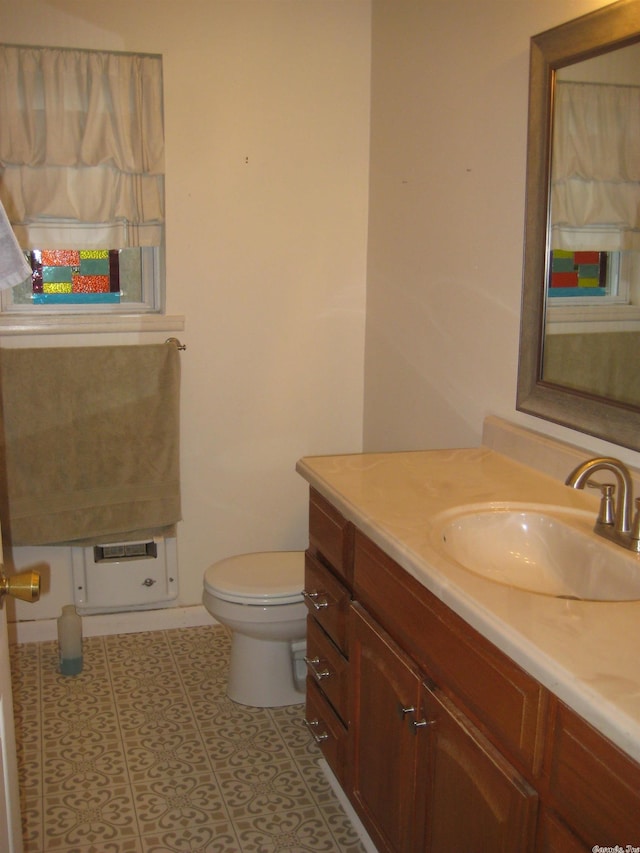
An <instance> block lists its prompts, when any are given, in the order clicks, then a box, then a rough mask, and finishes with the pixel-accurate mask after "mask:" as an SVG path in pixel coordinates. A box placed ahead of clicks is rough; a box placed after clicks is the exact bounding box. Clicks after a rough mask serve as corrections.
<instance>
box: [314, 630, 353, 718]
mask: <svg viewBox="0 0 640 853" xmlns="http://www.w3.org/2000/svg"><path fill="white" fill-rule="evenodd" d="M306 661H307V672H308V674H309V677H310V678H312V679H313V681H315V682H316V684H317V685H318V687H319V688H320V689H321V690H322V692H323V693H324V695H325V696H326V697H327V699H328V700H329V702H330V703H331V704H332V705H333V707H334V709H335V711H336V712H337V714H338V716H339V717H340V719H341V720H342V721H343V722H344V723H346V722H347V697H348V689H349V681H348V675H349V661H347V660H346V658H345V657H344V656H343V655H342V654H341V653H340V651H339V650H338V649H337V647H336V646H334V644H333V643H332V642H331V640H330V639H329V637H328V636H327V635H326V634H325V633H324V631H323V630H322V628H320V626H319V625H318V623H317V622H316V620H315V618H314V617H313V616H311V615H310V616H309V617H308V618H307V656H306Z"/></svg>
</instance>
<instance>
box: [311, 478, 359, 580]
mask: <svg viewBox="0 0 640 853" xmlns="http://www.w3.org/2000/svg"><path fill="white" fill-rule="evenodd" d="M309 550H310V551H311V552H312V553H313V554H315V555H316V556H317V557H318V558H319V559H320V561H321V562H324V563H326V564H327V565H329V566H331V568H332V569H333V570H334V571H335V572H336V573H337V574H338V575H340V577H342V578H344V580H345V581H346V582H347V583H348V585H349V587H351V585H352V578H353V559H352V557H353V527H352V525H351V524H349V522H348V521H347V520H346V519H345V518H344V517H343V516H342V515H341V514H340V513H339V512H338V510H337V509H336V508H335V507H333V506H331V504H330V503H329V502H328V501H326V500H325V499H324V498H323V497H322V495H320V494H319V493H318V492H316V491H315V489H311V490H310V493H309Z"/></svg>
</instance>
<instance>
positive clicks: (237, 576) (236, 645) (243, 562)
mask: <svg viewBox="0 0 640 853" xmlns="http://www.w3.org/2000/svg"><path fill="white" fill-rule="evenodd" d="M303 586H304V551H262V552H257V553H253V554H240V555H238V556H235V557H228V558H227V559H225V560H220V561H219V562H217V563H214V564H213V565H212V566H209V568H208V569H207V570H206V572H205V573H204V591H203V593H202V603H203V604H204V606H205V607H206V609H207V610H208V611H209V613H210V614H211V615H212V616H213V617H214V618H215V619H216V620H217V621H218V622H220V623H221V624H222V625H226V626H227V627H228V628H229V629H230V630H231V660H230V666H229V683H228V685H227V696H228V697H229V699H232V700H233V701H234V702H239V703H240V704H242V705H253V706H254V707H257V708H273V707H277V706H279V705H297V704H300V703H302V702H304V699H305V694H304V689H305V688H304V683H305V675H306V671H305V670H306V668H305V663H304V654H305V650H306V616H307V608H306V606H305V604H304V599H303V597H302V589H303Z"/></svg>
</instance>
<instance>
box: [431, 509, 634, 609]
mask: <svg viewBox="0 0 640 853" xmlns="http://www.w3.org/2000/svg"><path fill="white" fill-rule="evenodd" d="M447 516H448V518H447V519H444V520H443V523H442V524H441V526H440V527H438V529H437V535H436V544H437V547H438V548H439V550H440V551H441V553H442V554H444V555H445V556H446V557H447V558H449V559H451V560H455V562H456V563H458V564H459V565H460V566H462V567H463V568H465V569H467V570H468V571H470V572H473V573H474V574H476V575H481V576H482V577H483V578H487V579H488V580H491V581H494V582H496V583H500V584H504V585H507V586H512V587H517V588H518V589H523V590H527V591H528V592H534V593H538V594H542V595H549V596H554V597H556V598H577V599H583V600H587V601H633V600H636V599H640V557H638V556H637V555H636V554H634V553H633V552H631V551H625V550H624V548H622V547H621V546H618V545H614V544H611V543H609V542H607V541H606V540H605V539H602V538H601V537H599V536H596V535H595V534H594V533H591V532H590V531H589V525H592V524H593V521H594V520H595V519H593V518H592V517H591V515H589V523H588V525H585V513H584V512H580V511H575V513H572V511H564V510H558V511H556V509H555V508H550V509H549V510H546V509H544V510H540V509H535V508H528V507H523V508H518V507H513V506H510V507H506V508H496V507H495V506H493V505H492V506H489V507H487V508H478V506H475V507H468V508H464V507H461V508H460V509H459V510H456V511H455V513H447ZM574 524H575V525H578V526H574ZM579 526H581V527H582V528H583V529H579ZM585 527H586V529H585Z"/></svg>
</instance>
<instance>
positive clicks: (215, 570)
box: [204, 551, 304, 605]
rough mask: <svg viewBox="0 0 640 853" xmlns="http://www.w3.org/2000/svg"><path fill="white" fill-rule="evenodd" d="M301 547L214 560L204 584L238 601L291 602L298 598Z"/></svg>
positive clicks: (214, 593) (219, 593) (228, 599)
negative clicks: (296, 549) (294, 549)
mask: <svg viewBox="0 0 640 853" xmlns="http://www.w3.org/2000/svg"><path fill="white" fill-rule="evenodd" d="M303 586H304V551H261V552H258V553H253V554H239V555H237V556H235V557H227V559H225V560H220V561H219V562H217V563H214V564H213V565H212V566H209V568H208V569H207V570H206V572H205V573H204V587H205V589H206V590H207V591H208V592H210V593H211V594H212V595H216V596H217V597H218V598H222V599H223V600H224V601H232V602H237V603H240V604H263V605H264V604H293V603H295V602H298V601H302V588H303Z"/></svg>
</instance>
